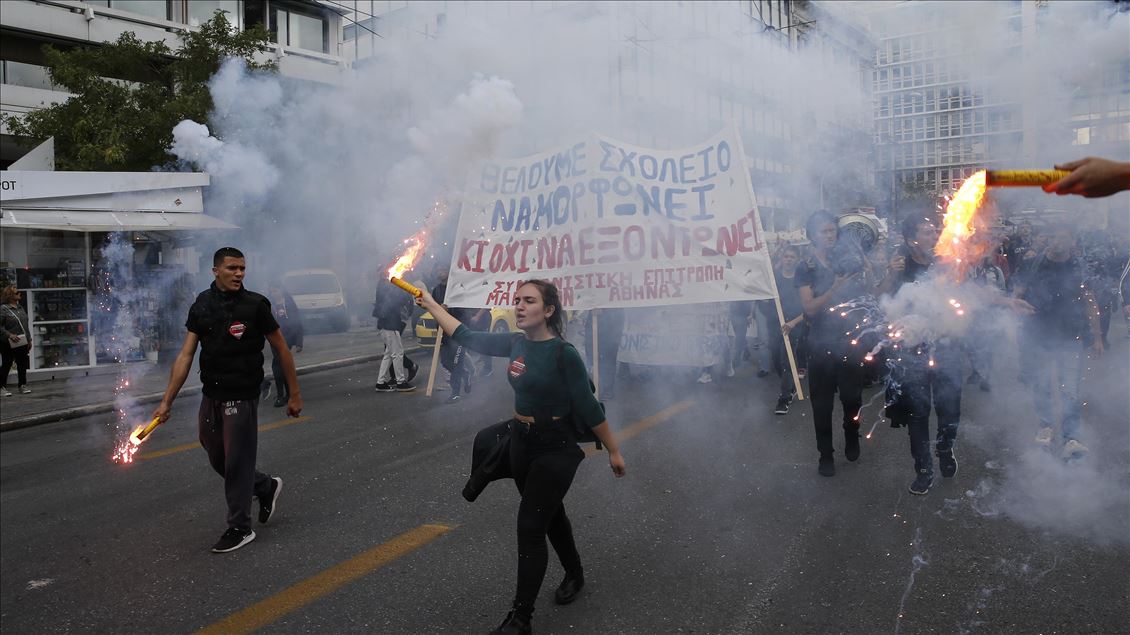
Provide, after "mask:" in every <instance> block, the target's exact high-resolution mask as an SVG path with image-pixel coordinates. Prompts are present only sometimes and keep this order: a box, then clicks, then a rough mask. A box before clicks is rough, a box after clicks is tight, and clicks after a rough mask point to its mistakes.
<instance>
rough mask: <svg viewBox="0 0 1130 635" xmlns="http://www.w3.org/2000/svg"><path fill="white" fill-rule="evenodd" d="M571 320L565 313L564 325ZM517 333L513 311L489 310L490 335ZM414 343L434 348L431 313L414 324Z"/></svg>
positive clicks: (434, 339)
mask: <svg viewBox="0 0 1130 635" xmlns="http://www.w3.org/2000/svg"><path fill="white" fill-rule="evenodd" d="M572 318H573V312H572V311H566V312H565V324H568V323H569V321H570V320H571V319H572ZM517 331H518V323H517V321H516V319H515V317H514V309H504V308H500V307H495V308H493V309H491V310H490V332H491V333H515V332H517ZM416 341H417V342H419V343H420V346H423V347H426V348H431V347H433V346H435V344H436V320H435V318H433V317H432V314H431V313H425V314H423V315H421V316H420V319H419V321H417V322H416Z"/></svg>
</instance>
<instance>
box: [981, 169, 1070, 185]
mask: <svg viewBox="0 0 1130 635" xmlns="http://www.w3.org/2000/svg"><path fill="white" fill-rule="evenodd" d="M1068 174H1071V171H1070V170H986V171H985V185H987V186H989V187H1035V186H1040V185H1050V184H1052V183H1055V182H1056V181H1058V180H1060V179H1062V178H1063V177H1065V176H1067V175H1068Z"/></svg>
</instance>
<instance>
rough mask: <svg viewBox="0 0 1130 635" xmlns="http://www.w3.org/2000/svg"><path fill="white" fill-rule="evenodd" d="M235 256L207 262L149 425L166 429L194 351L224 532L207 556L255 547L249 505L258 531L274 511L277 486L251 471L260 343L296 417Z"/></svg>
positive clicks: (288, 370)
mask: <svg viewBox="0 0 1130 635" xmlns="http://www.w3.org/2000/svg"><path fill="white" fill-rule="evenodd" d="M246 268H247V266H246V261H245V260H244V257H243V253H242V252H240V251H239V250H238V249H236V248H234V247H223V248H221V249H219V250H217V251H216V253H215V255H214V256H213V257H212V273H213V274H214V275H215V276H216V279H215V281H214V282H213V283H212V286H211V287H209V288H208V290H207V291H204V292H203V293H201V294H200V295H198V296H197V297H196V302H194V303H193V304H192V308H190V309H189V310H188V321H187V322H186V323H185V326H186V327H187V328H188V334H187V335H186V336H185V338H184V345H183V346H182V347H181V350H180V353H178V354H177V359H176V361H175V362H174V363H173V370H172V374H171V376H170V377H169V384H168V386H167V387H166V388H165V396H164V397H163V398H162V399H161V403H160V405H158V406H157V409H156V410H154V411H153V417H154V418H156V419H158V420H159V422H160V423H164V422H165V421H168V419H169V415H170V413H171V411H172V406H173V401H174V400H175V399H176V397H177V393H179V392H180V389H181V386H183V385H184V382H185V380H186V379H188V371H189V370H191V369H192V358H193V357H194V356H195V355H196V347H197V345H199V346H200V381H201V383H203V384H204V386H203V392H204V397H203V398H202V399H201V400H200V411H199V414H198V423H199V428H200V445H202V446H203V447H204V450H205V451H206V452H207V453H208V461H209V462H210V463H211V464H212V469H214V470H216V472H218V473H219V474H220V475H221V476H223V477H224V494H225V497H226V498H227V503H228V515H227V521H228V529H227V531H225V532H224V534H223V535H222V536H220V539H219V541H217V542H216V544H215V545H214V546H213V547H212V551H213V552H214V553H227V552H229V551H235V550H236V549H239V548H240V547H242V546H244V545H246V544H247V543H249V542H251V541H252V540H254V539H255V532H254V531H252V529H251V499H252V497H253V496H254V497H257V498H258V499H259V523H260V524H266V523H267V521H268V520H270V519H271V516H272V515H273V514H274V512H275V511H276V510H277V509H278V506H277V503H278V498H279V494H280V493H281V492H282V479H281V478H279V477H277V476H276V477H271V476H269V475H267V474H264V473H263V472H260V471H258V470H257V469H256V466H255V459H256V451H257V449H258V447H257V446H258V431H259V421H258V406H259V386H260V384H261V382H262V381H263V342H264V340H266V341H267V342H270V343H271V348H273V349H274V351H275V355H276V356H277V357H278V358H279V360H280V363H281V364H282V368H283V374H284V375H285V376H286V383H287V387H288V392H289V395H290V397H289V401H288V402H287V406H286V413H287V414H288V415H289V416H291V417H297V416H298V415H299V414H300V413H301V412H302V393H301V391H300V390H299V389H298V375H297V373H295V371H294V358H293V357H291V356H290V349H289V348H288V346H287V343H286V340H285V339H284V338H283V334H282V330H281V329H280V328H279V325H278V322H276V321H275V318H274V316H273V315H272V312H271V303H270V301H269V300H267V298H265V297H263V296H261V295H259V294H258V293H253V292H251V291H248V290H247V289H246V288H245V287H244V286H243V276H244V273H245V272H246Z"/></svg>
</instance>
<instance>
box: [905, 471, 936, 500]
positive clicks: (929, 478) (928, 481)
mask: <svg viewBox="0 0 1130 635" xmlns="http://www.w3.org/2000/svg"><path fill="white" fill-rule="evenodd" d="M933 484H934V475H933V474H932V473H930V472H927V471H925V470H920V471H919V472H918V476H916V477H915V478H914V482H913V483H911V484H910V487H909V488H907V489H909V490H910V493H911V494H914V495H916V496H924V495H925V494H926V493H927V492H929V491H930V486H931V485H933Z"/></svg>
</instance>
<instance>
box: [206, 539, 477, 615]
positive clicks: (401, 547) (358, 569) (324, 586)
mask: <svg viewBox="0 0 1130 635" xmlns="http://www.w3.org/2000/svg"><path fill="white" fill-rule="evenodd" d="M453 529H455V527H454V526H453V525H420V526H419V527H417V528H415V529H412V530H410V531H407V532H404V533H403V534H400V535H399V536H397V537H395V538H393V539H392V540H389V541H388V542H385V543H383V544H380V545H377V546H376V547H373V548H372V549H369V550H368V551H365V552H363V553H360V554H357V555H356V556H353V557H352V558H350V559H349V560H346V561H345V562H342V563H341V564H338V565H335V566H333V567H330V568H329V569H326V570H325V571H322V572H321V573H318V574H316V575H314V576H313V577H310V578H307V579H305V580H303V581H302V582H299V583H298V584H295V585H294V586H291V587H288V588H286V589H283V590H282V591H280V592H279V593H276V594H275V595H272V596H271V597H269V598H267V599H265V600H263V601H261V602H257V603H255V604H252V605H251V606H249V607H247V608H245V609H243V610H242V611H239V612H238V613H233V614H231V615H229V616H228V617H226V618H224V619H222V620H220V621H219V622H216V623H215V624H212V625H211V626H207V627H205V628H202V629H200V630H199V631H197V632H196V635H221V634H223V635H244V634H245V633H253V632H255V631H257V630H259V629H261V628H263V627H264V626H266V625H268V624H271V623H272V622H275V621H277V620H279V619H281V618H282V617H284V616H286V615H288V614H290V613H293V612H294V611H297V610H298V609H300V608H302V607H303V606H305V605H307V604H309V603H311V602H313V601H314V600H317V599H319V598H321V597H324V596H326V595H329V594H330V593H332V592H334V591H336V590H337V589H339V588H341V587H343V586H345V585H346V584H349V583H350V582H353V581H354V580H357V579H358V578H361V577H362V576H364V575H366V574H368V573H370V572H371V571H373V570H374V569H377V568H379V567H382V566H384V565H386V564H388V563H390V562H392V561H393V560H396V559H397V558H399V557H401V556H404V555H407V554H409V553H411V552H413V551H415V550H416V549H419V548H420V547H423V546H424V545H426V544H428V543H429V542H432V541H433V540H435V539H436V538H439V537H440V536H442V535H444V534H446V533H447V532H449V531H451V530H453Z"/></svg>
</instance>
